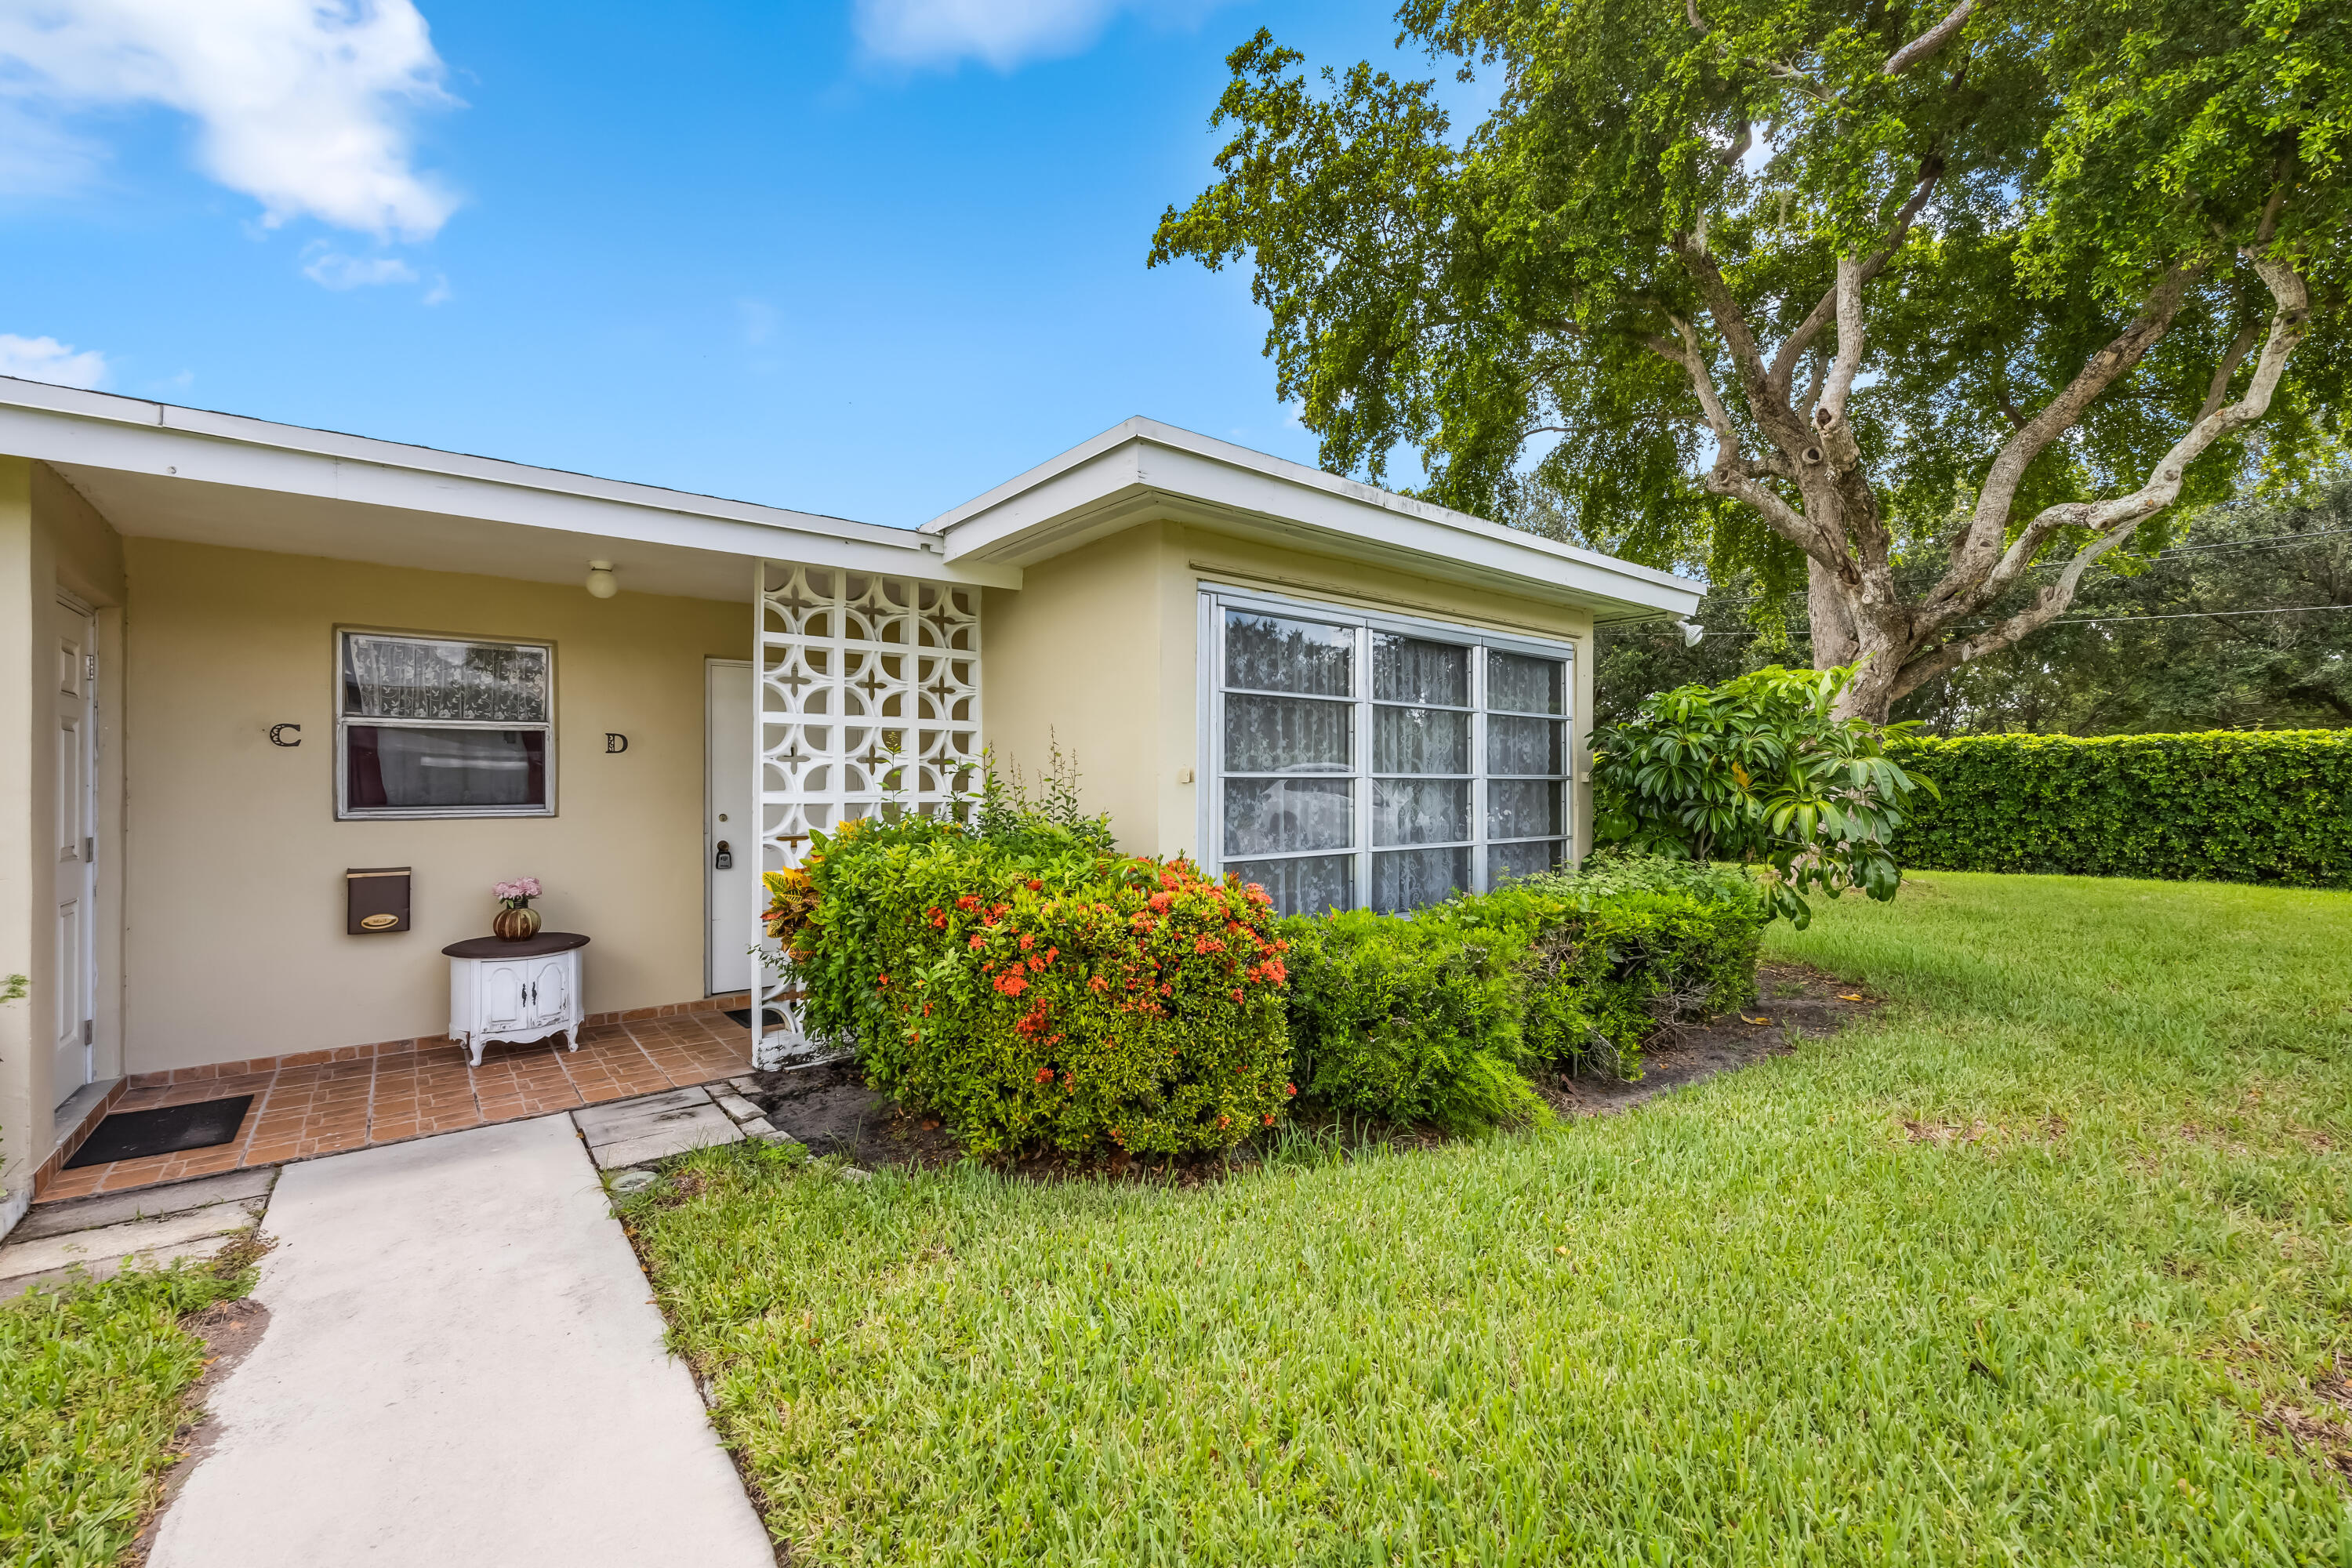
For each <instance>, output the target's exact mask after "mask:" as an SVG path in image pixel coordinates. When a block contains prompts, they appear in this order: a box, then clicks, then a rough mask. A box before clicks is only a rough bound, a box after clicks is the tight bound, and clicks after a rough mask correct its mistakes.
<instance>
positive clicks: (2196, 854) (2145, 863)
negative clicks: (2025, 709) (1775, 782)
mask: <svg viewBox="0 0 2352 1568" xmlns="http://www.w3.org/2000/svg"><path fill="white" fill-rule="evenodd" d="M1887 752H1888V754H1889V755H1890V756H1893V757H1894V758H1895V760H1896V761H1897V762H1898V763H1901V765H1902V766H1903V767H1904V768H1906V769H1907V770H1909V771H1910V772H1912V773H1916V774H1918V775H1919V776H1921V777H1924V778H1927V779H1928V780H1930V781H1932V782H1933V783H1934V784H1935V785H1936V787H1937V790H1938V791H1940V792H1941V794H1942V796H1943V798H1942V800H1941V801H1940V802H1938V801H1937V800H1934V799H1931V798H1929V797H1928V796H1927V795H1926V794H1925V793H1924V792H1923V793H1922V794H1920V795H1915V796H1914V797H1913V798H1912V802H1911V804H1912V805H1913V806H1914V807H1915V808H1916V809H1915V811H1914V813H1913V815H1912V819H1911V820H1910V821H1909V822H1908V823H1906V825H1905V826H1903V828H1902V829H1901V830H1900V831H1899V832H1898V833H1897V834H1896V836H1895V846H1894V847H1895V858H1896V860H1897V862H1898V863H1900V864H1902V865H1904V866H1906V867H1916V868H1922V869H1929V870H1943V871H2022V872H2049V873H2059V874H2065V875H2074V876H2090V877H2147V878H2158V879H2168V880H2176V881H2190V880H2197V881H2220V882H2284V883H2289V884H2293V885H2296V886H2302V887H2338V888H2340V887H2352V730H2282V731H2213V732H2210V733H2206V734H2189V735H2106V736H2098V737H2094V738H2090V739H2081V738H2077V737H2074V736H2071V735H1959V736H1955V737H1952V738H1951V739H1948V740H1942V739H1937V738H1933V737H1927V736H1914V737H1910V738H1906V739H1903V740H1898V741H1894V742H1890V743H1889V744H1888V746H1887Z"/></svg>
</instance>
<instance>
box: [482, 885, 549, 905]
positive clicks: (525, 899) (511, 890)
mask: <svg viewBox="0 0 2352 1568" xmlns="http://www.w3.org/2000/svg"><path fill="white" fill-rule="evenodd" d="M490 892H491V893H492V894H493V895H494V896H495V897H496V898H497V899H498V900H499V902H500V903H502V904H504V905H506V907H507V908H509V909H510V910H524V909H529V908H530V901H531V900H533V899H535V898H538V897H539V896H540V889H539V879H538V878H536V877H518V878H516V879H514V880H513V881H511V882H500V883H499V884H498V885H496V886H495V887H493V888H491V889H490Z"/></svg>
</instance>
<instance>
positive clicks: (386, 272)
mask: <svg viewBox="0 0 2352 1568" xmlns="http://www.w3.org/2000/svg"><path fill="white" fill-rule="evenodd" d="M302 276H303V277H305V278H308V279H310V281H311V282H313V283H316V284H318V285H319V286H320V288H322V289H368V288H373V287H374V286H375V285H376V284H379V283H414V282H415V281H416V268H414V267H411V266H410V265H408V263H407V262H405V261H403V260H401V259H400V258H398V257H396V256H345V255H344V254H343V253H342V252H341V251H340V250H324V249H320V250H317V251H315V252H314V253H313V254H312V255H311V257H310V260H308V261H306V262H304V263H303V264H302Z"/></svg>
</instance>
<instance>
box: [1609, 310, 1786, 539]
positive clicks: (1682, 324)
mask: <svg viewBox="0 0 2352 1568" xmlns="http://www.w3.org/2000/svg"><path fill="white" fill-rule="evenodd" d="M1666 319H1667V320H1668V321H1671V322H1673V323H1674V328H1675V333H1676V335H1677V337H1678V338H1679V339H1680V342H1671V341H1669V340H1667V339H1665V338H1662V337H1658V336H1656V335H1654V334H1653V335H1652V336H1650V337H1649V338H1648V339H1646V340H1645V341H1646V342H1647V343H1648V345H1649V347H1650V351H1651V352H1652V353H1657V354H1661V355H1664V357H1665V358H1667V359H1670V360H1672V361H1674V362H1675V363H1676V364H1678V365H1681V366H1682V367H1683V370H1684V373H1685V374H1687V375H1688V376H1689V377H1690V382H1691V390H1692V391H1693V392H1694V393H1696V395H1697V396H1698V405H1699V410H1700V412H1701V413H1702V414H1704V415H1705V416H1706V424H1707V428H1708V429H1710V430H1712V431H1713V432H1715V467H1714V468H1712V469H1710V470H1709V471H1708V474H1707V477H1706V488H1707V489H1710V490H1712V491H1714V492H1715V493H1716V494H1717V495H1719V496H1728V497H1730V498H1731V499H1733V500H1742V501H1746V502H1747V503H1748V505H1749V506H1752V507H1754V508H1755V509H1756V510H1758V511H1759V512H1760V513H1762V514H1763V518H1764V523H1765V526H1766V527H1768V528H1769V529H1771V530H1772V531H1773V532H1775V533H1777V534H1779V535H1780V537H1781V538H1783V539H1786V540H1787V541H1788V542H1790V543H1791V544H1794V545H1795V546H1797V547H1798V548H1799V549H1801V550H1802V551H1804V552H1806V553H1807V554H1809V555H1811V554H1818V553H1819V552H1820V551H1821V548H1822V541H1821V530H1820V529H1818V528H1817V527H1815V526H1814V524H1813V522H1812V520H1811V519H1810V518H1808V517H1806V516H1805V515H1804V514H1803V513H1802V512H1801V511H1799V510H1797V509H1796V508H1794V507H1792V506H1790V504H1789V503H1788V502H1787V501H1785V500H1781V499H1780V496H1779V495H1777V494H1775V493H1774V491H1773V489H1772V487H1771V486H1769V485H1768V484H1766V483H1764V482H1763V481H1764V479H1765V478H1766V477H1767V476H1770V477H1773V478H1781V479H1785V478H1788V477H1789V475H1788V474H1787V471H1786V469H1787V465H1786V463H1785V462H1784V461H1783V460H1781V459H1780V458H1779V457H1778V456H1777V455H1772V456H1768V457H1767V458H1765V459H1764V460H1763V462H1761V463H1760V464H1759V463H1758V462H1756V461H1754V460H1751V459H1750V458H1748V457H1747V456H1746V455H1745V454H1744V453H1743V452H1742V451H1741V449H1740V441H1739V427H1738V426H1737V425H1734V424H1733V423H1732V422H1731V411H1730V410H1729V409H1728V408H1727V407H1725V406H1724V403H1723V395H1722V394H1721V393H1719V392H1718V391H1717V390H1716V385H1715V376H1714V374H1713V373H1712V372H1711V371H1709V370H1708V369H1707V365H1706V353H1705V351H1704V349H1703V348H1702V347H1701V345H1700V343H1699V341H1698V331H1697V330H1696V328H1694V327H1693V326H1692V325H1691V323H1690V322H1688V321H1685V320H1683V319H1682V318H1681V317H1680V316H1673V315H1670V316H1668V317H1667V318H1666Z"/></svg>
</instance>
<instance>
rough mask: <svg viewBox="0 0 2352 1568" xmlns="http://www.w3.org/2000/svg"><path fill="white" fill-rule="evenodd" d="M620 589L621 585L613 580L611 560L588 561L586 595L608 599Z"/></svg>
mask: <svg viewBox="0 0 2352 1568" xmlns="http://www.w3.org/2000/svg"><path fill="white" fill-rule="evenodd" d="M620 591H621V585H620V584H618V583H615V582H614V581H613V563H611V562H609V561H591V562H590V563H588V596H589V597H590V598H592V599H609V598H611V597H612V596H613V595H615V594H617V593H619V592H620Z"/></svg>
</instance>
